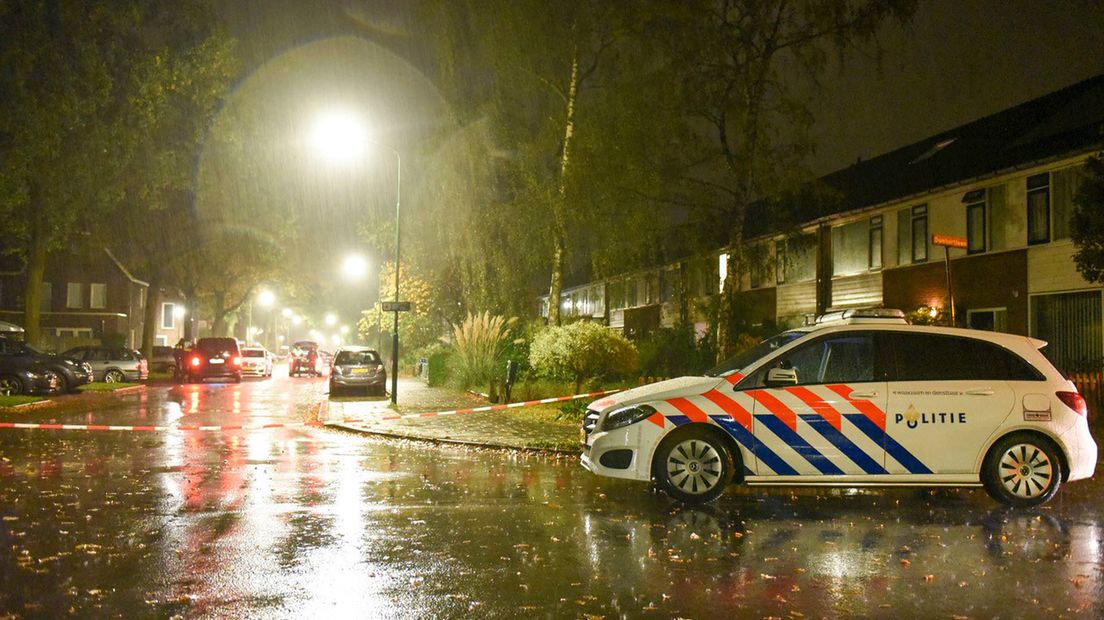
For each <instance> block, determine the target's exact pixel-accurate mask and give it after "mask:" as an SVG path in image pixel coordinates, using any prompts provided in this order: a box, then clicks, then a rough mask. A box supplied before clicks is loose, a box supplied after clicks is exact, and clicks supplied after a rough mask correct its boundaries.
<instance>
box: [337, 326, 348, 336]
mask: <svg viewBox="0 0 1104 620" xmlns="http://www.w3.org/2000/svg"><path fill="white" fill-rule="evenodd" d="M338 331H340V332H341V335H342V336H344V335H345V334H348V333H349V326H348V325H342V326H341V329H339V330H338Z"/></svg>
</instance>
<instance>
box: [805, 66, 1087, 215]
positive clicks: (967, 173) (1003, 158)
mask: <svg viewBox="0 0 1104 620" xmlns="http://www.w3.org/2000/svg"><path fill="white" fill-rule="evenodd" d="M1102 138H1104V74H1101V75H1098V76H1096V77H1093V78H1090V79H1088V80H1085V81H1083V82H1078V83H1077V84H1074V85H1072V86H1068V87H1066V88H1063V89H1061V90H1058V91H1055V92H1052V93H1050V94H1047V95H1044V96H1042V97H1039V98H1038V99H1033V100H1031V101H1028V102H1026V103H1022V104H1020V105H1017V106H1015V107H1012V108H1008V109H1006V110H1002V111H1000V112H997V113H996V114H992V115H990V116H986V117H984V118H981V119H978V120H976V121H973V122H970V123H967V124H965V125H962V126H960V127H955V128H954V129H950V130H948V131H944V132H941V133H939V134H936V135H934V136H931V137H929V138H925V139H924V140H921V141H919V142H916V143H913V144H910V145H908V146H905V147H902V148H899V149H897V150H895V151H891V152H889V153H886V154H884V155H880V156H878V157H875V158H873V159H870V160H867V161H861V162H858V163H856V164H854V165H852V166H849V167H847V168H844V169H842V170H838V171H836V172H833V173H830V174H828V175H826V176H823V177H821V178H820V182H821V183H823V184H824V185H827V186H828V187H830V188H832V189H834V190H836V191H837V192H839V195H840V199H841V200H840V203H839V204H837V205H836V206H835V207H834V209H833V210H832V213H833V214H834V213H841V212H845V211H851V210H853V209H859V208H862V207H870V206H874V205H878V204H882V203H885V202H890V201H893V200H898V199H902V198H905V197H908V196H911V195H914V194H918V193H922V192H926V191H930V190H932V189H935V188H938V187H943V186H946V185H952V184H955V183H961V182H963V181H967V180H969V179H973V178H976V177H981V176H985V175H988V174H992V173H996V172H1000V171H1002V170H1008V169H1011V168H1015V167H1019V166H1024V165H1027V164H1031V163H1034V162H1039V161H1043V160H1047V159H1050V158H1053V157H1056V156H1061V155H1068V154H1072V153H1075V152H1084V151H1090V150H1093V149H1094V148H1099V146H1100V145H1101V143H1102ZM819 215H828V213H821V214H819ZM810 219H814V218H810Z"/></svg>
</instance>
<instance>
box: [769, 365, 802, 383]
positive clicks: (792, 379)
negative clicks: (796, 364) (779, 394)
mask: <svg viewBox="0 0 1104 620" xmlns="http://www.w3.org/2000/svg"><path fill="white" fill-rule="evenodd" d="M766 385H767V387H769V388H772V387H781V386H785V385H797V371H796V370H794V369H793V368H771V369H770V370H768V371H767V381H766Z"/></svg>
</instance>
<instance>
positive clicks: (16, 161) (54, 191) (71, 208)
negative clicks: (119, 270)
mask: <svg viewBox="0 0 1104 620" xmlns="http://www.w3.org/2000/svg"><path fill="white" fill-rule="evenodd" d="M141 7H142V5H141V4H140V3H138V2H130V3H117V2H108V1H106V0H104V1H90V2H80V3H76V2H60V3H58V2H30V1H26V2H6V3H4V4H3V5H0V66H3V67H4V71H3V72H0V92H3V93H4V105H3V106H0V205H3V207H0V208H2V209H3V210H4V214H3V216H4V221H5V225H6V226H7V228H8V232H9V233H10V234H12V235H13V236H14V237H15V238H16V239H17V240H18V242H19V246H18V248H17V249H18V251H19V252H20V254H22V256H23V257H24V258H25V259H26V262H27V270H26V287H25V293H24V313H25V316H24V327H25V329H26V336H27V339H28V341H31V342H37V341H38V339H39V337H40V335H41V334H40V308H41V304H40V300H41V298H42V275H43V272H44V270H45V267H46V256H47V253H48V252H49V251H50V250H51V249H52V248H56V247H60V246H62V245H64V244H65V243H66V242H67V241H68V239H69V238H70V237H71V236H72V235H73V234H74V233H76V232H78V231H79V230H81V229H82V228H83V219H84V216H85V215H86V214H94V213H97V212H98V211H99V210H100V209H101V208H103V207H104V206H105V205H110V204H113V203H114V202H115V201H116V200H117V197H118V196H117V191H116V190H117V185H116V181H117V178H118V174H119V171H120V164H121V162H125V161H126V159H127V158H128V157H129V154H130V149H131V147H132V144H133V142H134V133H133V132H134V131H135V130H137V128H136V127H133V126H128V123H127V121H128V120H129V119H128V115H127V114H126V111H127V109H126V108H127V105H128V104H129V102H131V101H133V100H135V99H139V100H140V99H141V96H140V95H141V93H140V92H136V91H138V90H140V88H141V85H140V84H138V83H137V82H136V80H132V79H131V78H133V77H136V76H137V74H138V73H140V72H139V70H138V69H139V67H140V66H141V65H143V64H144V62H146V61H148V60H149V57H148V56H144V55H143V54H142V53H141V49H142V43H141V41H139V40H138V35H137V32H138V31H139V30H140V26H141V24H142V23H143V21H144V18H145V15H144V14H143V12H142V10H141Z"/></svg>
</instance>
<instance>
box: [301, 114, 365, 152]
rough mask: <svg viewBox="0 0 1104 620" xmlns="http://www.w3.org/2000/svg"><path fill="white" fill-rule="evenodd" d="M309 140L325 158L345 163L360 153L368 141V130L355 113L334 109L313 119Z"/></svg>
mask: <svg viewBox="0 0 1104 620" xmlns="http://www.w3.org/2000/svg"><path fill="white" fill-rule="evenodd" d="M310 140H311V143H312V144H313V145H314V148H315V149H317V150H318V152H319V153H321V154H322V155H323V156H324V157H325V158H326V159H328V160H330V161H332V162H337V163H345V162H348V161H351V160H354V159H356V158H357V157H358V156H359V155H360V152H361V150H362V149H363V148H364V143H365V142H367V141H368V132H367V131H366V130H365V128H364V125H363V124H361V122H360V119H359V118H358V117H357V115H355V114H352V113H350V112H347V111H334V112H330V113H328V114H323V115H321V116H319V117H318V118H317V119H315V122H314V127H313V128H312V130H311V135H310Z"/></svg>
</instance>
